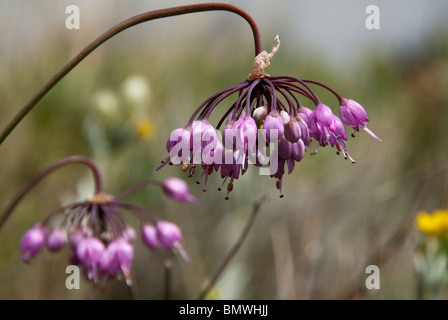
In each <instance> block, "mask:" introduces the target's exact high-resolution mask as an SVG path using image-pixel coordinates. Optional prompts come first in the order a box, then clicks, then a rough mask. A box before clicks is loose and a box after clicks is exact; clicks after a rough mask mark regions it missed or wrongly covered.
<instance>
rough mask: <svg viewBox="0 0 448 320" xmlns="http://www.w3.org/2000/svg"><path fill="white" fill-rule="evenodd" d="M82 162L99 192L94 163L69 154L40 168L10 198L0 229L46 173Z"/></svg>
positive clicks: (98, 179) (96, 190) (85, 158)
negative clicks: (36, 173)
mask: <svg viewBox="0 0 448 320" xmlns="http://www.w3.org/2000/svg"><path fill="white" fill-rule="evenodd" d="M74 162H78V163H82V164H85V165H87V166H88V167H89V169H90V170H91V171H92V173H93V177H94V181H95V193H99V192H101V191H102V186H101V177H100V173H99V171H98V168H97V167H96V165H95V164H94V163H93V162H92V160H90V159H89V158H87V157H84V156H70V157H67V158H64V159H61V160H59V161H56V162H55V163H53V164H51V165H50V166H48V167H47V168H46V169H44V170H42V171H41V172H40V173H39V174H38V175H36V176H35V177H34V178H33V179H32V180H31V181H29V182H28V184H27V185H26V186H25V187H24V188H23V189H22V190H21V191H20V192H19V193H18V194H17V195H16V196H15V197H14V199H12V200H11V202H10V203H9V204H8V206H7V207H6V208H5V210H3V212H2V213H1V215H0V229H1V228H2V226H3V225H4V224H5V221H6V219H7V218H8V217H9V216H10V214H11V212H12V211H13V210H14V208H15V207H16V205H17V204H18V203H19V202H20V200H22V198H23V197H24V196H25V195H26V194H27V193H28V191H30V190H31V189H32V188H33V187H34V186H35V185H36V184H37V183H38V182H39V181H40V180H42V179H43V178H44V177H46V176H47V175H48V174H50V173H51V172H53V171H54V170H56V169H58V168H60V167H62V166H65V165H67V164H69V163H74Z"/></svg>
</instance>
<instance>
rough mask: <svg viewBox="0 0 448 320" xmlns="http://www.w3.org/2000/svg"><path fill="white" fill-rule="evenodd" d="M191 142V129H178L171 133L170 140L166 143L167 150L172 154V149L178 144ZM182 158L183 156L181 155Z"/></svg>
mask: <svg viewBox="0 0 448 320" xmlns="http://www.w3.org/2000/svg"><path fill="white" fill-rule="evenodd" d="M190 141H191V128H177V129H175V130H173V132H171V135H170V138H169V139H168V141H167V142H166V150H167V151H168V152H171V149H172V148H173V147H174V146H175V145H177V144H178V143H188V145H189V144H190ZM179 157H182V154H180V155H179Z"/></svg>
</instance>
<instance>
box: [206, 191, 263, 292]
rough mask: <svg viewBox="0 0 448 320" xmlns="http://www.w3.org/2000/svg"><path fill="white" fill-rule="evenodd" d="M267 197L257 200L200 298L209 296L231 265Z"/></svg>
mask: <svg viewBox="0 0 448 320" xmlns="http://www.w3.org/2000/svg"><path fill="white" fill-rule="evenodd" d="M265 199H266V197H265V196H262V197H261V198H260V199H259V200H258V201H256V202H255V203H254V206H253V209H252V214H251V215H250V217H249V219H248V220H247V223H246V226H245V227H244V229H243V231H242V232H241V235H240V237H239V238H238V240H237V242H236V243H235V244H234V245H233V247H232V248H231V249H230V251H229V253H228V254H227V256H226V257H225V258H224V260H223V261H222V262H221V265H220V266H219V267H218V270H217V271H216V273H215V275H214V276H213V277H212V279H211V280H210V281H209V282H208V283H207V285H206V287H205V288H204V289H203V290H202V292H201V293H200V294H199V296H198V300H204V299H205V297H207V294H208V293H209V292H210V290H211V289H213V287H214V286H215V284H216V282H217V281H218V279H219V277H220V276H221V274H222V273H223V271H224V269H225V268H226V267H227V266H228V265H229V263H230V261H231V260H232V259H233V257H234V256H235V255H236V253H237V252H238V250H239V248H240V247H241V245H242V244H243V242H244V240H245V239H246V237H247V235H248V234H249V230H250V229H251V227H252V225H253V224H254V221H255V217H256V216H257V214H258V211H260V207H261V205H262V204H263V202H264V200H265Z"/></svg>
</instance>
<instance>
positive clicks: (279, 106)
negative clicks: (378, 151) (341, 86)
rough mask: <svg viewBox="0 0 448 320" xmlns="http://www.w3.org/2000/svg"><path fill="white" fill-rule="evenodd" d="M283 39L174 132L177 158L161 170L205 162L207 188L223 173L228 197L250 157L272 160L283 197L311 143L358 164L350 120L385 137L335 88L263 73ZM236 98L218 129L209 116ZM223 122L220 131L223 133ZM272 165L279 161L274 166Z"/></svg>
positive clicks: (190, 168)
mask: <svg viewBox="0 0 448 320" xmlns="http://www.w3.org/2000/svg"><path fill="white" fill-rule="evenodd" d="M279 44H280V41H279V40H278V36H277V37H276V39H275V41H274V48H273V50H272V51H271V53H267V52H266V51H263V52H261V53H260V54H259V55H257V57H256V58H255V62H254V68H253V71H252V73H251V74H250V75H249V77H248V79H247V80H245V81H243V82H241V83H238V84H236V85H233V86H231V87H228V88H226V89H224V90H222V91H219V92H217V93H215V94H213V95H212V96H210V97H209V98H207V99H206V100H205V101H204V102H203V103H202V104H201V105H200V106H199V107H198V108H197V109H196V111H195V112H194V113H193V115H192V116H191V118H190V120H189V121H188V123H187V125H186V126H184V127H181V128H178V129H175V130H174V131H173V132H172V133H171V135H170V138H169V139H168V141H167V145H166V148H167V151H168V152H169V153H170V157H168V158H166V159H164V160H162V165H161V166H160V167H159V168H157V170H159V169H161V168H162V167H163V166H165V165H166V164H170V165H173V164H174V165H180V166H182V171H184V172H186V171H188V174H189V177H191V176H192V175H193V174H194V172H195V170H196V167H197V166H198V165H200V166H201V167H202V168H203V173H202V176H201V178H202V177H203V176H205V187H204V189H203V190H204V191H206V190H207V186H206V184H207V177H208V176H209V175H210V174H212V173H213V172H214V171H220V175H221V178H223V179H224V182H223V185H224V183H225V182H226V181H227V180H228V179H229V180H230V181H229V183H228V185H227V196H226V199H228V196H229V193H230V192H231V191H232V189H233V181H234V180H235V179H238V178H239V177H240V176H242V175H244V173H245V172H246V171H247V164H248V163H249V161H250V163H252V164H254V165H256V166H262V165H263V164H266V163H268V164H269V168H270V169H269V170H270V176H271V177H273V178H275V179H276V186H277V189H279V190H280V197H283V195H282V190H281V189H282V178H283V176H284V174H285V166H286V167H287V170H288V174H290V173H291V172H292V171H293V170H294V166H295V163H296V162H300V161H301V160H302V158H303V156H304V153H305V151H306V150H307V148H309V149H310V153H311V154H316V153H317V151H318V149H319V148H320V147H325V146H328V145H330V146H331V147H335V148H336V149H337V153H338V154H340V153H342V155H343V156H344V158H345V159H347V158H349V159H350V160H351V161H352V162H353V163H354V162H355V160H353V158H352V157H351V156H350V154H349V152H348V149H347V146H346V144H345V141H347V134H346V131H345V127H344V125H346V126H348V127H351V128H353V130H354V131H359V128H362V129H363V130H365V131H366V132H367V133H369V134H370V135H371V136H372V137H374V138H375V139H377V140H379V141H381V140H380V139H379V138H378V137H377V136H376V135H375V134H374V133H373V132H372V131H370V130H369V129H368V128H367V127H366V122H368V121H369V118H368V116H367V113H366V111H365V109H364V108H363V107H362V106H361V105H360V104H359V103H357V102H356V101H354V100H352V99H346V98H344V97H342V96H341V95H340V94H339V93H337V92H336V91H335V90H334V89H332V88H330V87H329V86H327V85H325V84H323V83H320V82H318V81H315V80H309V79H300V78H294V77H290V76H272V77H271V76H269V75H268V74H266V73H264V69H265V68H266V67H267V66H268V65H269V64H270V62H269V60H270V59H272V57H273V55H274V53H275V52H276V51H277V50H278V47H279ZM310 85H317V86H320V87H322V88H325V89H327V90H328V91H330V92H331V93H332V94H334V95H335V96H336V98H337V99H338V100H339V116H340V117H338V116H337V115H335V114H334V113H333V111H332V110H331V109H330V107H328V106H327V105H325V104H323V103H322V102H321V101H320V99H319V97H318V96H317V94H316V93H315V91H314V90H313V89H312V88H311V86H310ZM235 95H236V100H233V102H232V103H231V104H230V108H228V110H227V112H225V113H224V115H223V116H222V117H221V119H220V121H219V123H218V124H217V126H216V128H215V127H213V125H212V124H210V123H209V121H208V119H209V117H210V115H211V114H212V112H213V111H214V110H215V108H216V107H217V106H218V105H219V104H222V103H223V102H224V100H227V99H230V97H231V96H235ZM299 98H306V99H307V100H309V101H311V103H312V104H314V106H315V107H314V109H313V110H311V109H309V108H307V107H305V106H304V105H302V103H301V102H300V100H299ZM224 123H225V125H224V129H223V132H222V134H221V133H220V132H219V130H220V128H221V126H222V125H223V124H224ZM260 132H261V134H260ZM352 136H354V134H352ZM313 140H315V141H316V142H317V147H316V148H315V149H313V147H312V141H313ZM269 144H270V146H271V155H270V157H269V159H267V158H266V155H265V154H264V153H263V152H261V149H260V148H263V147H268V146H269ZM181 145H182V146H181ZM201 156H202V157H201ZM266 161H268V162H266ZM273 162H275V163H276V166H271V164H272V163H273ZM157 170H156V171H157ZM198 183H199V181H198ZM219 190H221V188H219Z"/></svg>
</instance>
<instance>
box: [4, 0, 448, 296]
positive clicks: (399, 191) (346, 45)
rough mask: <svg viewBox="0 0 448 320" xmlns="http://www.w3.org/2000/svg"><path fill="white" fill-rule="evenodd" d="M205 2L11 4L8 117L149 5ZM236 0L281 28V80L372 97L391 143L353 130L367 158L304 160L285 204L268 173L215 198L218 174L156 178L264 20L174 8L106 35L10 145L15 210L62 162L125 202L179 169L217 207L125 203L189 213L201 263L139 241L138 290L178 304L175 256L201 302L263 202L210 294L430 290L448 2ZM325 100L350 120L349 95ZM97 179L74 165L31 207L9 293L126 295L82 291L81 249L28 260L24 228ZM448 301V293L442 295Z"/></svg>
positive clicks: (250, 175)
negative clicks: (71, 257)
mask: <svg viewBox="0 0 448 320" xmlns="http://www.w3.org/2000/svg"><path fill="white" fill-rule="evenodd" d="M196 2H203V1H194V2H193V1H180V0H179V1H177V0H176V1H174V0H173V1H169V2H167V1H162V0H153V1H143V0H131V1H126V2H125V1H118V0H107V1H106V0H97V1H94V2H92V1H76V3H74V2H73V1H65V0H63V1H55V0H51V1H50V0H41V1H39V2H36V1H32V0H20V1H2V2H0V30H1V31H0V33H1V36H0V48H1V49H0V127H1V128H4V126H6V124H7V123H8V122H9V121H10V119H11V118H12V117H13V116H14V115H15V113H16V112H17V111H18V110H19V108H20V107H22V106H23V105H24V104H25V103H26V102H27V101H28V99H29V98H30V97H31V96H32V95H33V94H34V93H35V92H36V91H37V90H38V89H39V88H40V87H41V86H42V85H43V84H44V83H45V82H46V81H47V80H49V79H50V78H51V77H52V76H53V75H54V74H55V73H56V72H57V71H58V70H59V69H60V68H61V67H62V66H64V65H65V64H66V63H67V62H68V61H69V60H70V59H71V58H73V57H74V56H75V55H76V54H77V53H78V52H79V51H80V50H81V49H82V48H84V47H85V46H86V45H88V44H89V43H90V42H91V41H93V40H94V39H95V38H96V37H97V36H99V35H100V34H101V33H103V32H104V31H106V30H107V29H108V28H110V27H111V26H113V25H115V24H116V23H118V22H120V21H122V20H124V19H127V18H129V17H131V16H133V15H136V14H139V13H142V12H145V11H150V10H156V9H161V8H164V7H168V6H175V5H182V4H189V3H196ZM225 2H227V3H230V4H233V5H236V6H238V7H240V8H242V9H243V10H245V11H246V12H247V13H249V14H250V15H251V16H252V17H253V18H254V20H255V21H256V22H257V24H258V26H259V29H260V33H261V40H262V46H263V49H266V50H267V51H270V50H271V48H272V41H273V39H274V37H275V35H277V34H278V35H279V36H280V40H281V46H280V50H279V51H278V52H277V54H276V55H275V57H274V59H273V60H272V61H271V66H270V67H269V68H268V69H267V70H266V72H267V73H269V74H271V75H290V76H294V77H298V78H310V79H314V80H318V81H320V82H323V83H325V84H327V85H329V86H331V87H333V88H334V89H335V90H337V91H338V92H340V93H341V94H342V95H343V96H345V97H348V98H352V99H354V100H356V101H358V102H359V103H361V104H362V105H363V106H364V107H365V109H366V110H367V113H368V115H369V117H370V122H369V123H368V127H369V128H370V129H371V130H372V131H373V132H375V133H376V134H377V135H378V136H379V137H381V138H382V142H378V141H376V140H374V139H372V138H371V137H370V136H368V135H367V134H365V132H360V133H359V134H357V135H356V138H354V139H353V138H351V139H349V141H348V148H349V151H350V154H351V155H352V157H354V158H355V159H356V160H357V163H356V164H354V165H353V164H351V163H350V162H349V161H344V159H343V158H342V157H340V156H339V157H338V156H336V155H335V150H333V149H331V148H324V149H321V150H320V151H319V153H318V154H317V155H315V156H310V155H309V153H307V154H306V155H305V157H304V159H303V160H302V162H301V163H299V164H298V165H297V166H296V169H295V170H294V172H293V173H292V174H291V175H288V176H285V178H284V179H283V192H284V195H285V197H284V198H283V199H280V198H279V196H278V191H277V190H276V188H275V181H274V180H273V179H271V178H269V177H268V176H259V175H258V171H257V170H255V169H254V168H250V170H249V171H248V172H247V173H246V174H245V175H244V176H243V177H242V178H240V179H239V181H236V183H235V185H234V191H233V192H232V194H231V197H230V200H228V201H225V200H224V197H225V194H224V193H223V192H218V191H217V188H218V187H219V186H220V185H221V179H219V177H216V175H215V176H211V177H210V179H209V185H208V189H209V190H208V191H207V192H205V193H203V192H202V191H201V190H202V186H198V185H196V183H195V180H196V179H195V178H192V179H187V177H186V175H185V174H183V173H182V172H181V170H180V168H178V167H165V168H164V169H163V170H161V171H159V172H157V173H156V172H154V170H155V169H156V168H157V166H158V165H159V163H160V160H161V159H162V158H164V157H166V156H167V153H166V150H165V143H166V140H167V139H168V137H169V134H170V133H171V131H172V130H173V129H175V128H178V127H180V126H183V125H185V124H186V122H187V121H188V119H189V117H190V115H191V114H192V112H193V111H194V110H195V109H196V107H197V106H198V105H199V104H200V103H201V102H202V101H203V100H205V99H206V98H207V97H208V96H210V95H212V94H213V93H215V92H217V91H219V90H221V89H223V88H226V87H228V86H230V85H233V84H236V83H238V82H241V81H243V80H244V79H245V78H246V77H247V75H248V74H249V73H250V71H251V69H252V64H253V53H254V46H253V38H252V33H251V31H250V28H249V27H248V25H247V23H246V22H245V21H244V20H243V19H241V18H240V17H238V16H237V15H234V14H231V13H228V12H209V13H196V14H191V15H187V16H180V17H174V18H167V19H162V20H157V21H152V22H148V23H144V24H141V25H139V26H136V27H134V28H131V29H129V30H126V31H124V32H122V33H120V34H119V35H117V36H116V37H114V38H113V39H112V40H110V41H108V42H107V43H106V44H104V45H102V46H101V47H100V48H99V49H97V50H96V51H95V52H93V53H92V54H91V55H90V56H89V57H87V58H86V59H85V60H84V61H83V62H82V63H81V64H79V65H78V67H76V68H75V69H74V70H73V71H72V72H70V73H69V74H68V75H67V76H66V77H65V78H64V79H63V80H62V81H61V82H60V83H59V84H57V86H56V87H55V88H53V90H51V91H50V92H49V93H48V94H47V95H46V96H45V97H44V98H43V99H42V100H41V101H40V102H39V103H38V105H37V106H36V107H35V108H34V109H33V110H32V111H31V112H30V113H29V114H28V116H27V117H26V118H25V119H24V120H23V121H22V122H21V123H20V124H19V125H18V126H17V128H16V129H15V130H14V131H13V132H12V134H11V135H10V136H9V137H8V139H7V140H6V141H5V142H4V143H3V144H2V145H1V146H0V156H1V160H0V182H1V183H0V209H1V210H3V208H4V207H6V205H7V203H8V202H9V201H10V200H11V199H12V198H13V197H14V195H15V194H16V193H17V192H18V191H19V190H20V189H21V188H22V187H23V186H24V185H25V184H26V183H27V181H29V180H30V179H31V178H32V177H33V176H34V175H36V174H37V173H38V172H39V171H40V170H42V169H43V168H45V167H46V166H48V165H49V164H50V163H52V162H54V161H56V160H59V159H61V158H63V157H66V156H69V155H73V154H82V155H85V156H88V157H91V158H92V159H93V160H95V161H96V162H97V163H98V165H99V166H100V168H101V171H102V174H103V178H104V184H105V188H106V190H107V191H108V192H110V193H112V194H116V193H119V192H121V191H123V190H124V189H126V188H127V187H129V186H130V185H132V184H134V183H137V182H138V181H141V180H144V179H149V178H156V179H163V178H166V177H169V176H177V177H181V178H184V179H186V180H187V182H188V183H189V185H190V187H191V191H192V193H193V194H195V195H196V196H197V197H198V198H199V199H200V201H201V202H202V205H201V206H200V207H197V206H195V205H194V204H187V205H184V204H179V203H173V202H171V201H169V200H168V199H166V198H165V197H164V196H162V195H161V191H160V190H159V189H158V188H156V187H147V188H144V189H141V190H139V191H138V192H136V193H135V194H133V195H132V196H130V197H129V198H128V199H127V200H128V202H131V203H133V204H135V205H138V206H141V207H144V208H148V209H149V210H150V211H152V212H153V213H154V214H156V215H158V216H159V217H160V218H163V219H168V220H171V221H173V222H175V223H177V224H178V225H179V226H180V227H181V228H182V231H183V235H184V239H185V240H184V247H185V249H186V250H187V252H188V253H189V255H190V258H191V262H190V263H186V262H184V261H182V260H181V259H178V258H177V257H174V259H173V258H172V257H171V256H170V255H169V254H168V253H167V252H162V251H156V252H150V251H149V250H147V249H145V248H144V247H143V245H142V244H141V242H139V241H137V242H136V255H135V258H134V267H133V271H132V276H133V280H134V282H135V288H134V290H135V297H136V298H138V299H163V298H164V281H163V276H164V263H165V262H166V261H167V260H170V261H172V263H173V267H172V278H173V279H172V284H173V287H172V297H173V298H175V299H196V297H197V295H198V294H199V292H200V290H201V288H202V287H203V285H204V283H205V282H206V280H207V279H208V278H209V277H210V276H211V275H212V274H213V273H214V272H215V271H216V269H217V267H218V265H219V263H220V262H221V261H222V260H223V259H224V257H225V255H226V254H227V253H228V251H229V250H230V248H231V247H232V245H233V244H234V243H235V242H236V240H237V238H238V237H239V234H240V233H241V231H242V230H243V228H244V225H245V223H246V221H247V219H248V218H249V216H250V214H251V211H252V207H253V205H254V203H255V202H256V201H257V200H259V199H260V198H261V197H262V196H263V195H266V197H267V198H266V200H265V201H264V202H263V205H262V207H261V208H260V210H259V212H258V216H257V218H256V220H255V223H254V225H253V226H252V229H251V230H250V233H249V235H248V237H247V239H246V241H245V242H244V244H243V246H242V247H241V250H240V251H239V252H238V254H237V255H236V257H235V258H234V260H232V262H231V263H230V265H229V266H228V267H227V269H226V270H225V272H224V273H223V275H222V277H221V278H220V279H219V281H218V283H217V285H216V287H215V289H214V290H213V291H212V293H211V294H210V295H209V298H212V299H417V298H420V295H419V294H418V291H419V288H420V286H421V283H420V282H419V276H418V274H417V272H416V270H415V266H414V260H415V255H416V252H418V250H419V248H420V246H421V245H422V243H424V242H425V241H426V240H427V239H426V238H425V237H424V235H423V234H422V233H421V232H420V231H419V230H418V229H417V228H416V226H415V223H414V221H415V216H416V214H417V212H418V211H420V210H425V211H429V212H431V211H432V210H435V209H437V208H445V209H446V208H447V207H448V197H447V194H448V189H447V188H448V162H447V159H448V131H447V130H446V128H447V126H448V90H447V88H448V60H447V58H448V20H447V19H446V13H447V12H448V2H446V1H443V0H430V1H425V2H424V3H423V2H422V1H418V0H406V1H404V0H401V1H398V0H396V1H393V2H391V1H386V0H377V1H374V3H373V2H372V1H359V0H344V1H341V0H338V1H328V0H327V1H323V0H318V1H315V0H314V1H310V0H300V1H285V0H281V1H275V2H274V1H267V0H251V1H248V0H246V1H241V0H235V1H225ZM71 4H76V5H77V6H78V7H79V9H80V29H79V30H69V29H67V28H66V26H65V21H66V19H67V17H68V14H66V13H65V9H66V7H67V6H69V5H71ZM371 4H375V5H376V6H378V8H379V10H380V29H378V30H369V29H367V28H366V25H365V22H366V19H367V18H368V16H369V14H367V13H366V8H367V6H368V5H371ZM317 92H318V94H319V95H320V96H321V97H322V99H323V101H324V103H326V104H328V105H329V106H330V107H332V108H333V111H334V112H337V107H338V106H337V100H336V99H334V98H333V97H331V96H329V95H326V94H325V93H324V92H321V91H319V90H317ZM222 108H225V107H224V106H222ZM215 112H218V113H219V112H221V111H219V110H217V111H215ZM222 112H225V109H223V110H222ZM91 184H92V181H91V176H90V175H89V172H87V170H86V169H85V168H84V167H82V166H79V165H71V166H67V167H65V168H63V169H60V170H58V171H56V172H55V173H54V174H52V175H51V176H49V177H48V178H47V179H45V180H44V181H42V182H41V183H39V185H38V186H37V187H36V188H35V189H33V191H32V192H31V193H29V195H28V196H27V197H26V198H25V199H24V200H23V201H22V202H21V203H20V205H19V206H17V208H16V210H15V211H14V213H13V215H12V216H11V217H10V218H9V220H8V221H7V222H6V224H5V226H4V227H3V228H2V230H1V232H0V283H1V285H0V299H118V298H127V297H128V291H127V290H126V287H125V284H124V282H123V281H110V282H109V283H108V284H107V287H106V290H105V291H104V292H102V293H100V292H99V290H97V289H94V288H92V287H91V286H90V285H89V284H88V283H87V282H85V281H83V282H82V283H81V289H80V290H67V289H66V287H65V279H66V278H67V276H68V275H67V274H65V267H66V266H67V264H68V254H69V252H68V250H67V248H65V249H64V250H63V251H62V252H59V253H57V254H51V253H49V252H48V251H46V250H44V251H43V252H42V253H41V254H39V256H38V257H37V258H35V259H34V260H32V261H31V263H30V264H25V263H23V262H22V261H21V260H20V251H19V242H20V238H21V236H22V235H23V234H24V233H25V232H26V231H27V230H28V229H29V228H30V227H31V226H32V225H34V224H35V223H36V222H38V221H40V220H42V219H43V218H44V217H46V216H47V215H48V214H49V213H50V212H52V211H53V210H55V209H56V208H58V207H59V206H61V204H62V203H65V202H66V201H68V200H69V199H73V198H75V197H79V195H80V194H85V193H86V192H88V190H89V188H91ZM133 222H136V221H133V220H132V217H130V223H133ZM136 226H138V224H136ZM368 265H377V266H378V267H379V269H380V272H381V274H380V281H381V282H380V283H381V288H380V289H378V290H367V289H366V286H365V280H366V278H367V277H368V276H369V274H366V272H365V270H366V267H367V266H368ZM446 297H448V295H447V293H445V292H444V291H442V292H441V293H440V295H439V296H438V298H446Z"/></svg>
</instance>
